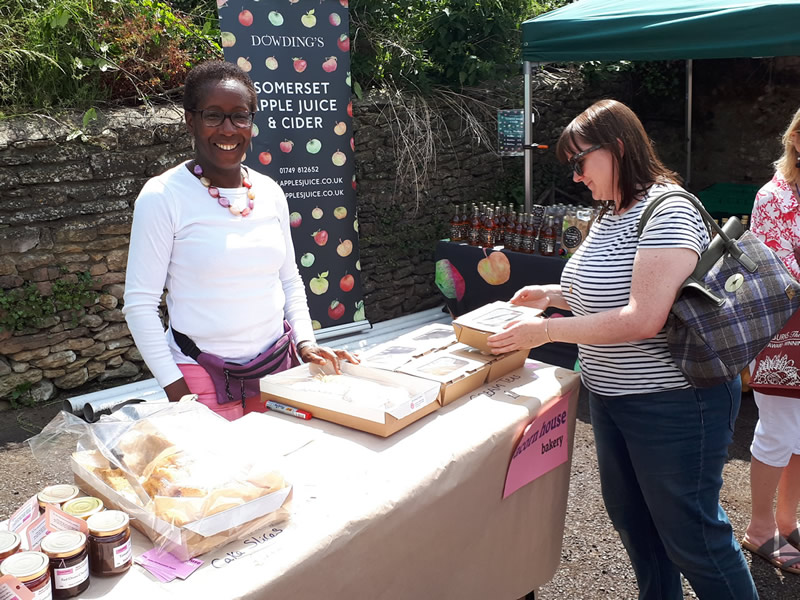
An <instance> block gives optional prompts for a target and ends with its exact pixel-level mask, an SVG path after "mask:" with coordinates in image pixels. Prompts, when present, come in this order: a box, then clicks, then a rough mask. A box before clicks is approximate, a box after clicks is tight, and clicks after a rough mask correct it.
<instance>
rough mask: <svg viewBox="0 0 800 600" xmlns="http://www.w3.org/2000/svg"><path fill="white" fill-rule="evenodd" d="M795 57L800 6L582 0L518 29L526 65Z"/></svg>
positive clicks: (714, 0)
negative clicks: (591, 61)
mask: <svg viewBox="0 0 800 600" xmlns="http://www.w3.org/2000/svg"><path fill="white" fill-rule="evenodd" d="M789 55H800V0H776V1H773V2H756V1H744V0H740V1H738V2H736V1H730V0H729V1H727V2H725V1H723V0H694V1H692V0H581V1H579V2H575V3H573V4H570V5H567V6H565V7H563V8H560V9H558V10H554V11H550V12H548V13H545V14H542V15H540V16H538V17H536V18H534V19H530V20H528V21H525V22H524V23H523V24H522V57H523V60H526V61H530V62H582V61H589V60H674V59H690V58H741V57H762V56H789Z"/></svg>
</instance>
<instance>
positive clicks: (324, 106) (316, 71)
mask: <svg viewBox="0 0 800 600" xmlns="http://www.w3.org/2000/svg"><path fill="white" fill-rule="evenodd" d="M348 4H349V3H348V2H347V1H346V0H242V1H241V2H239V3H237V4H233V3H231V2H227V3H226V2H221V3H220V2H218V6H219V15H220V29H221V31H222V34H221V44H222V47H223V50H224V52H225V59H226V60H227V61H229V62H232V63H235V64H238V65H239V66H240V67H241V68H242V69H243V70H245V71H247V73H248V74H249V75H250V78H251V79H252V80H253V84H254V85H255V88H256V95H257V104H258V106H257V111H256V116H255V123H254V128H257V129H258V132H259V135H258V136H254V137H253V139H252V142H251V148H250V149H249V151H248V152H247V159H246V163H247V166H248V167H250V168H251V169H253V170H255V171H258V172H260V173H264V174H266V175H269V176H270V177H271V178H272V179H274V180H275V181H276V182H277V183H278V185H280V186H281V189H283V191H284V193H285V194H286V200H287V202H288V204H289V223H288V226H289V231H290V232H291V235H292V240H293V242H294V250H295V255H296V256H295V258H296V262H297V265H298V269H299V271H300V275H301V277H302V278H303V282H304V284H305V288H306V297H307V298H308V303H309V309H310V310H311V317H312V319H313V320H314V322H315V324H319V326H320V327H321V328H322V329H325V328H326V327H331V326H335V325H336V326H338V325H343V324H345V323H352V322H354V321H364V320H366V315H365V311H364V301H363V293H362V291H361V271H360V261H359V244H358V211H357V208H356V189H357V185H356V180H355V144H356V143H357V142H358V140H354V138H353V103H352V90H351V87H350V86H351V83H352V81H351V67H350V48H351V39H350V18H349V12H348ZM254 131H255V129H254ZM493 266H494V265H493ZM492 272H494V271H492ZM462 287H463V286H462Z"/></svg>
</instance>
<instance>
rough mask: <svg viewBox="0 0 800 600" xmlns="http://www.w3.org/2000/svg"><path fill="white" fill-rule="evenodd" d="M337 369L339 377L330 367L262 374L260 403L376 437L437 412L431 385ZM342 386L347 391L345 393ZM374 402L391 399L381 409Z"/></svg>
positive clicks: (350, 367) (435, 387)
mask: <svg viewBox="0 0 800 600" xmlns="http://www.w3.org/2000/svg"><path fill="white" fill-rule="evenodd" d="M340 366H341V369H342V374H343V375H344V376H345V377H344V378H340V377H339V376H337V375H336V374H335V373H334V371H333V367H332V366H331V364H330V363H327V364H325V365H324V366H318V365H313V364H303V365H300V366H298V367H294V368H292V369H288V370H286V371H283V372H281V373H276V374H275V375H268V376H267V377H264V378H263V379H261V398H262V400H264V401H266V400H276V401H278V402H281V403H285V404H288V405H290V406H293V407H294V408H299V409H301V410H305V411H308V412H310V413H311V414H312V415H313V416H314V418H319V419H323V420H325V421H331V422H332V423H338V424H339V425H344V426H346V427H352V428H353V429H359V430H361V431H366V432H368V433H372V434H375V435H379V436H382V437H388V436H390V435H392V434H393V433H395V432H397V431H399V430H401V429H403V428H404V427H406V426H408V425H410V424H411V423H413V422H414V421H417V420H419V419H421V418H422V417H424V416H426V415H428V414H430V413H432V412H434V411H435V410H436V409H437V408H438V407H439V404H438V402H437V401H436V400H437V397H438V395H439V384H438V383H436V382H434V381H430V380H427V379H420V378H418V377H412V376H411V375H406V374H404V373H395V372H393V371H386V370H382V369H375V368H371V367H367V366H362V365H354V364H350V363H341V365H340ZM359 382H361V383H360V384H359ZM347 386H352V387H351V388H350V389H349V390H348V389H347ZM360 386H368V387H364V388H363V389H362V388H360ZM365 393H366V394H365ZM391 396H394V398H390V397H391ZM359 400H362V402H359ZM376 400H379V401H380V402H384V401H386V402H389V400H392V401H393V403H391V405H390V406H384V405H379V403H378V402H376Z"/></svg>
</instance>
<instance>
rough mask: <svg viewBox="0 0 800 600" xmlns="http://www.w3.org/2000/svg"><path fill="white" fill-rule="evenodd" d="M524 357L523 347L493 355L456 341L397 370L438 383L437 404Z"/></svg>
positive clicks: (497, 374)
mask: <svg viewBox="0 0 800 600" xmlns="http://www.w3.org/2000/svg"><path fill="white" fill-rule="evenodd" d="M527 356H528V351H527V350H518V351H516V352H509V353H507V354H501V355H493V354H487V353H484V352H481V351H479V350H476V349H475V348H472V347H471V346H467V345H466V344H461V343H456V344H453V345H452V346H449V347H448V348H445V349H443V350H438V351H436V352H432V353H430V354H426V355H424V356H422V357H420V358H417V359H415V360H413V361H411V362H409V363H407V364H405V365H403V366H402V367H400V368H399V369H398V371H399V372H402V373H406V374H408V375H413V376H415V377H422V378H425V379H430V380H432V381H436V382H438V383H439V385H440V390H439V398H438V400H439V404H441V405H442V406H446V405H448V404H450V403H451V402H453V400H456V399H457V398H460V397H461V396H464V395H466V394H468V393H469V392H471V391H473V390H476V389H478V388H479V387H481V386H482V385H483V384H484V383H486V382H487V381H493V380H495V379H497V378H498V377H502V376H503V375H505V374H507V373H509V372H511V371H513V370H515V369H518V368H520V367H521V366H522V365H523V364H524V363H525V358H526V357H527Z"/></svg>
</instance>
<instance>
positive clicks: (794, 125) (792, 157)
mask: <svg viewBox="0 0 800 600" xmlns="http://www.w3.org/2000/svg"><path fill="white" fill-rule="evenodd" d="M793 133H794V134H795V135H797V136H800V109H798V111H797V112H796V113H794V118H793V119H792V122H791V123H789V128H788V129H787V130H786V131H785V132H784V134H783V137H782V138H781V141H782V142H783V155H781V157H780V158H779V159H778V160H776V161H775V170H776V171H777V172H778V173H780V174H781V175H782V176H783V178H784V179H785V180H786V181H788V182H789V183H800V169H798V168H797V156H798V155H797V150H795V148H794V144H793V143H792V134H793Z"/></svg>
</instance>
